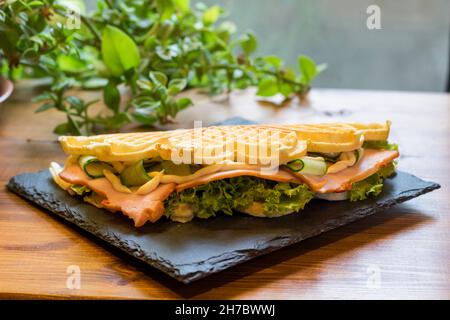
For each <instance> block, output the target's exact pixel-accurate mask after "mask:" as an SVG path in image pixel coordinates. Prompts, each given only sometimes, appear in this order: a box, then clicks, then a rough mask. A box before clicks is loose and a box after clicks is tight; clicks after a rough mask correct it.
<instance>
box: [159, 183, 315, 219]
mask: <svg viewBox="0 0 450 320" xmlns="http://www.w3.org/2000/svg"><path fill="white" fill-rule="evenodd" d="M313 196H314V195H313V193H312V192H311V191H310V190H309V189H308V187H307V186H306V185H304V184H300V185H298V184H292V183H277V182H274V181H270V180H264V179H259V178H254V177H236V178H230V179H225V180H218V181H213V182H210V183H208V184H205V185H201V186H198V187H195V188H191V189H186V190H184V191H182V192H180V193H173V194H171V195H170V197H169V198H168V199H167V200H166V201H165V208H166V211H165V213H166V216H168V217H169V216H170V215H171V214H173V213H174V209H175V208H176V207H177V206H178V205H179V204H183V203H186V204H190V205H193V206H194V212H195V215H196V216H197V217H199V218H209V217H211V216H215V215H216V213H218V212H224V213H225V214H228V215H232V214H233V210H234V209H242V208H245V207H247V206H249V205H250V204H252V203H253V202H254V201H258V202H261V203H263V208H264V213H265V214H266V215H267V216H269V217H270V216H271V215H273V214H276V213H283V212H286V211H288V210H289V211H298V210H301V209H303V208H304V207H305V205H306V203H308V202H309V201H310V200H311V199H312V198H313Z"/></svg>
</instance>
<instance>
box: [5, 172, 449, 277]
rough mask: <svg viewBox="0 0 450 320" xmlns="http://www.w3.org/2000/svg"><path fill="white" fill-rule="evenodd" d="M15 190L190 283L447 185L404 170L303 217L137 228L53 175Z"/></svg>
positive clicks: (16, 181) (18, 180) (27, 176)
mask: <svg viewBox="0 0 450 320" xmlns="http://www.w3.org/2000/svg"><path fill="white" fill-rule="evenodd" d="M7 187H8V189H9V190H11V191H13V192H15V193H17V194H19V195H20V196H22V197H24V198H26V199H28V200H30V201H32V202H34V203H36V204H38V205H39V206H41V207H43V208H45V209H48V210H49V213H51V214H56V215H58V216H60V217H62V218H64V219H66V220H68V221H70V222H72V223H74V224H76V225H77V226H79V227H81V228H82V229H85V230H87V231H88V232H90V233H92V234H94V235H95V236H97V237H98V238H100V239H102V240H104V241H107V242H109V243H110V244H112V245H113V246H115V247H118V248H119V249H121V250H123V251H125V252H127V253H128V254H130V255H131V256H133V257H136V258H138V259H140V260H143V261H144V262H146V263H148V264H149V265H150V266H152V267H155V268H157V269H159V270H161V271H163V272H165V273H167V274H168V275H170V276H172V277H174V278H176V279H177V280H179V281H182V282H184V283H190V282H192V281H194V280H197V279H200V278H203V277H206V276H208V275H210V274H212V273H215V272H218V271H221V270H224V269H227V268H229V267H231V266H234V265H236V264H238V263H241V262H244V261H247V260H250V259H252V258H254V257H257V256H260V255H263V254H266V253H268V252H271V251H273V250H276V249H279V248H282V247H285V246H288V245H290V244H293V243H296V242H299V241H302V240H304V239H307V238H310V237H313V236H316V235H318V234H320V233H322V232H325V231H328V230H331V229H334V228H337V227H339V226H342V225H345V224H348V223H350V222H353V221H355V220H358V219H361V218H363V217H366V216H369V215H371V214H374V213H376V212H379V211H381V210H384V209H387V208H389V207H392V206H394V205H396V204H399V203H401V202H404V201H407V200H409V199H412V198H414V197H417V196H420V195H422V194H424V193H427V192H430V191H432V190H434V189H437V188H439V187H440V186H439V185H438V184H436V183H434V182H427V181H423V180H421V179H419V178H417V177H415V176H413V175H411V174H408V173H404V172H398V173H397V174H396V176H394V177H393V178H391V179H387V180H386V181H385V185H384V189H383V192H382V194H381V195H380V196H379V197H376V198H372V199H368V200H365V201H359V202H348V201H343V202H326V201H323V200H312V201H311V202H310V203H308V205H307V207H306V209H305V210H303V211H302V212H301V213H300V214H292V215H288V216H285V217H280V218H274V219H258V218H253V217H250V216H244V215H240V214H236V215H234V216H232V217H230V216H226V215H221V216H218V217H216V218H211V219H208V220H201V219H196V220H194V221H192V222H190V223H187V224H178V223H175V222H171V221H168V220H166V219H161V220H160V221H158V222H157V223H155V224H150V223H148V224H147V225H145V226H144V227H142V228H135V227H134V226H133V224H132V221H131V220H130V219H128V218H126V217H125V216H123V215H121V214H117V213H116V214H114V213H110V212H108V211H106V210H103V209H98V208H95V207H93V206H91V205H89V204H87V203H85V202H83V201H82V200H80V199H78V198H75V197H71V196H69V195H68V194H67V193H66V192H65V191H63V190H61V189H60V188H59V187H57V186H56V184H55V183H54V182H53V181H52V179H51V177H50V174H49V172H48V170H45V171H40V172H38V173H24V174H20V175H18V176H15V177H13V178H12V179H11V180H10V181H9V183H8V185H7Z"/></svg>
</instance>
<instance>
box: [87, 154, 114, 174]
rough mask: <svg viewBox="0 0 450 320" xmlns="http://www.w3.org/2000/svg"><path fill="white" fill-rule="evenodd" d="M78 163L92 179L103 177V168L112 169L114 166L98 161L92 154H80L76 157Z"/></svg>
mask: <svg viewBox="0 0 450 320" xmlns="http://www.w3.org/2000/svg"><path fill="white" fill-rule="evenodd" d="M78 164H79V165H80V167H81V169H83V171H84V172H85V173H86V174H87V175H88V176H89V177H90V178H93V179H96V178H102V177H104V175H103V170H105V169H107V170H111V171H114V168H113V167H112V166H111V165H109V164H107V163H106V162H102V161H99V160H98V159H97V158H96V157H94V156H81V157H79V158H78Z"/></svg>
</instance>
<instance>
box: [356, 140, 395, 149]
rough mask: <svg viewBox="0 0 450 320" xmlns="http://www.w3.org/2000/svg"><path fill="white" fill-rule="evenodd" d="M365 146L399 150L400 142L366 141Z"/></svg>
mask: <svg viewBox="0 0 450 320" xmlns="http://www.w3.org/2000/svg"><path fill="white" fill-rule="evenodd" d="M363 148H367V149H385V150H396V151H398V144H396V143H389V142H388V141H386V140H373V141H364V143H363Z"/></svg>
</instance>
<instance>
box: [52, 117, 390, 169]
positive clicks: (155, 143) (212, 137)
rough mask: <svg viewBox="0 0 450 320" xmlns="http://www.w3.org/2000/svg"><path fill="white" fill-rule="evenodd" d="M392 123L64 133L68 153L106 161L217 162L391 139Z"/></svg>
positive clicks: (257, 160)
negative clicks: (84, 134) (95, 133)
mask: <svg viewBox="0 0 450 320" xmlns="http://www.w3.org/2000/svg"><path fill="white" fill-rule="evenodd" d="M389 127H390V123H389V122H387V123H386V124H378V123H372V124H361V123H327V124H289V125H251V126H220V127H205V128H195V129H182V130H173V131H157V132H143V133H120V134H108V135H98V136H92V137H75V136H63V137H60V139H59V141H60V143H61V145H62V147H63V149H64V151H65V152H66V153H67V154H71V155H93V156H96V157H97V158H99V159H100V160H102V161H127V162H128V161H130V162H132V161H138V160H141V159H146V158H156V157H161V158H162V159H163V160H172V161H174V162H177V163H190V164H192V163H198V164H213V163H218V162H221V161H223V160H231V161H237V162H246V163H250V164H260V165H265V164H269V163H271V164H272V163H273V159H274V158H277V159H278V161H279V164H283V163H286V162H288V161H290V160H293V159H296V158H299V157H302V156H304V155H306V153H307V152H308V151H309V152H323V153H335V152H344V151H350V150H355V149H358V148H360V147H361V145H362V143H363V141H364V140H386V139H387V137H388V135H389Z"/></svg>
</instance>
